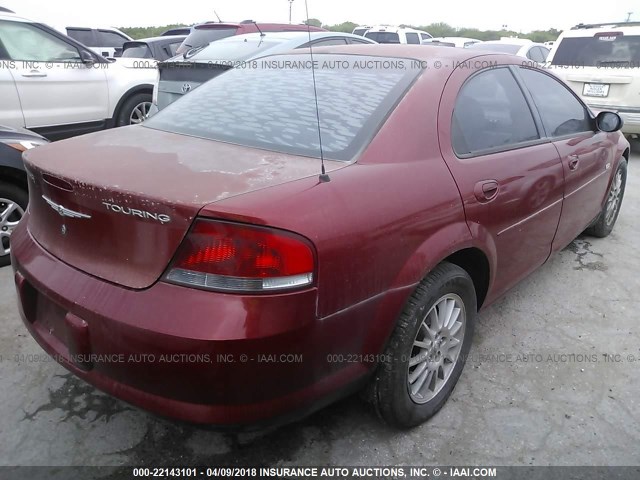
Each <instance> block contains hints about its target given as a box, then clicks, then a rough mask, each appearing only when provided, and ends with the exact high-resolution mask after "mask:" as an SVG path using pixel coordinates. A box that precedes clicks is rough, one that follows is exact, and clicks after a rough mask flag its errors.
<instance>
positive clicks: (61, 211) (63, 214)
mask: <svg viewBox="0 0 640 480" xmlns="http://www.w3.org/2000/svg"><path fill="white" fill-rule="evenodd" d="M42 198H43V199H44V201H45V202H47V203H48V204H49V206H50V207H51V208H53V209H54V210H55V211H56V212H58V215H60V216H61V217H69V218H83V219H89V218H91V215H86V214H84V213H80V212H74V211H73V210H69V209H68V208H65V207H63V206H62V205H58V204H57V203H56V202H54V201H53V200H51V199H50V198H47V197H46V196H44V195H42Z"/></svg>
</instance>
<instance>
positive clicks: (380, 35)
mask: <svg viewBox="0 0 640 480" xmlns="http://www.w3.org/2000/svg"><path fill="white" fill-rule="evenodd" d="M365 37H366V38H370V39H371V40H373V41H374V42H378V43H400V36H399V35H398V34H397V33H393V32H367V33H366V34H365Z"/></svg>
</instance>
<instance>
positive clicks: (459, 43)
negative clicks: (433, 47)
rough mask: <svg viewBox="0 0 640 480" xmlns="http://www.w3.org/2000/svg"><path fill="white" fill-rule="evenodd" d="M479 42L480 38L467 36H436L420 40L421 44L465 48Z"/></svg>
mask: <svg viewBox="0 0 640 480" xmlns="http://www.w3.org/2000/svg"><path fill="white" fill-rule="evenodd" d="M479 42H481V40H478V39H475V38H467V37H437V38H429V39H427V40H423V41H422V45H430V44H437V45H441V46H447V47H458V48H467V47H470V46H471V45H474V44H476V43H479Z"/></svg>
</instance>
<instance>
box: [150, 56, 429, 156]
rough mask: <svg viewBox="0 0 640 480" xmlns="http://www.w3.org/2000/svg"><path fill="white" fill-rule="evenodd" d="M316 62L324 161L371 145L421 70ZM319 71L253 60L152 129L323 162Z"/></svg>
mask: <svg viewBox="0 0 640 480" xmlns="http://www.w3.org/2000/svg"><path fill="white" fill-rule="evenodd" d="M314 60H315V65H316V67H317V69H316V70H315V74H316V84H317V92H318V108H319V112H320V130H321V133H322V136H321V138H322V147H323V152H324V155H325V156H326V158H329V159H333V160H344V161H349V160H351V159H353V158H354V157H355V156H356V155H357V154H358V153H359V152H360V151H361V150H362V149H363V148H364V147H365V146H366V145H367V144H368V143H369V142H370V141H371V138H373V135H375V133H376V132H377V130H378V128H379V127H380V126H381V125H382V123H383V122H384V120H385V119H386V117H387V115H388V114H389V112H390V111H391V110H392V109H393V108H394V106H395V105H396V103H397V102H398V101H399V100H400V99H401V98H402V96H403V95H404V92H405V91H406V90H407V89H408V87H409V85H410V84H411V82H412V81H413V80H414V79H415V78H416V77H417V75H418V74H419V72H420V70H418V69H413V68H412V66H411V64H410V63H409V62H408V61H407V60H402V59H395V58H384V57H360V56H358V57H354V56H351V55H315V56H314ZM311 65H312V62H311V59H310V56H309V55H308V54H300V55H278V56H273V57H267V58H265V59H262V60H258V61H256V62H251V66H246V67H244V68H236V69H233V70H230V71H228V72H227V73H225V74H224V75H221V76H219V77H217V78H215V79H214V80H212V81H210V82H207V83H206V84H204V85H203V86H201V87H200V88H198V89H197V90H194V91H192V92H191V93H189V94H188V95H185V96H184V97H182V98H181V99H180V100H178V101H176V102H174V103H173V104H171V105H170V106H169V107H167V108H166V109H164V110H162V111H161V112H160V113H158V114H157V115H155V116H153V117H151V118H150V119H149V120H147V121H145V123H144V126H145V127H147V128H154V129H158V130H163V131H167V132H173V133H178V134H183V135H190V136H195V137H200V138H207V139H210V140H218V141H223V142H229V143H233V144H238V145H245V146H249V147H254V148H263V149H265V150H272V151H278V152H283V153H289V154H293V155H304V156H309V157H320V142H319V136H318V118H317V114H316V102H315V96H314V87H313V76H312V70H311ZM338 65H339V67H338Z"/></svg>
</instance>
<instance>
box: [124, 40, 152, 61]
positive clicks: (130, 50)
mask: <svg viewBox="0 0 640 480" xmlns="http://www.w3.org/2000/svg"><path fill="white" fill-rule="evenodd" d="M122 57H123V58H152V57H153V55H151V50H150V49H149V46H148V45H147V44H146V43H134V44H131V45H130V46H127V44H125V46H124V51H123V52H122Z"/></svg>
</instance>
